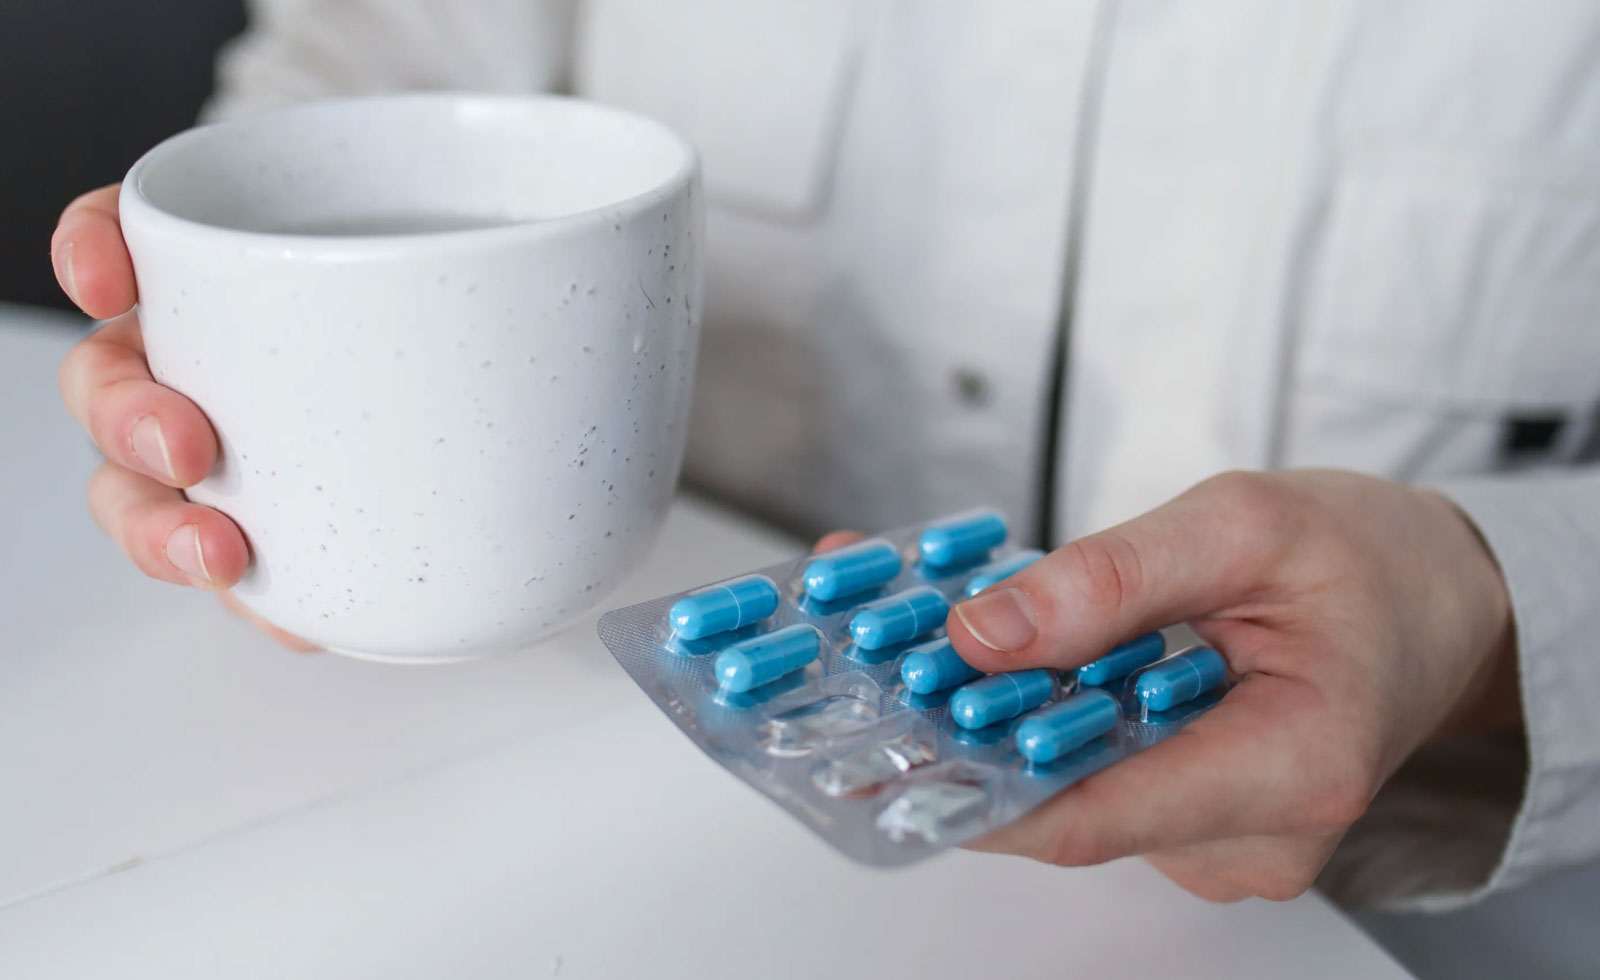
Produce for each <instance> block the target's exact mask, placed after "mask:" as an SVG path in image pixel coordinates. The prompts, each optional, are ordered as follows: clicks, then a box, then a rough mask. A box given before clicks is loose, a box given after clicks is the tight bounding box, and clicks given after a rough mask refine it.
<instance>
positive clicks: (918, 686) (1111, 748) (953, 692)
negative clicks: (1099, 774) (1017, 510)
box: [599, 510, 1227, 865]
mask: <svg viewBox="0 0 1600 980" xmlns="http://www.w3.org/2000/svg"><path fill="white" fill-rule="evenodd" d="M1039 557H1041V553H1040V552H1038V551H1032V550H1025V549H1019V548H1017V547H1016V546H1015V545H1013V544H1011V543H1009V542H1008V533H1007V529H1006V525H1005V521H1004V520H1003V519H1002V518H1001V516H1000V515H999V514H997V513H995V512H993V511H987V510H984V511H975V512H970V513H965V514H960V515H956V516H954V517H950V518H947V519H944V520H940V521H935V522H933V523H930V524H926V525H921V526H917V527H911V528H906V529H903V530H899V531H894V532H890V533H887V534H883V535H880V536H878V537H874V538H870V539H867V540H865V541H861V542H858V543H856V544H852V545H850V546H848V547H845V548H840V549H837V550H835V551H830V552H826V553H823V554H818V555H808V556H804V557H801V558H797V559H795V560H793V561H789V562H785V563H783V564H780V565H775V566H772V567H769V568H764V569H760V570H758V571H755V572H752V573H749V574H746V575H741V576H737V577H735V578H731V579H727V580H724V581H721V582H716V583H713V584H711V585H707V586H704V587H701V588H696V589H692V590H690V591H688V592H683V593H678V594H676V595H670V596H664V597H662V598H659V599H655V600H652V601H650V602H644V603H640V604H638V605H634V606H629V607H627V608H625V609H617V610H613V611H612V612H609V613H607V614H606V615H605V616H604V617H602V618H601V620H600V626H599V631H600V638H601V640H603V641H604V642H605V644H606V646H607V647H608V648H609V649H610V650H611V652H612V654H613V655H614V656H615V657H616V658H617V660H618V662H619V663H621V665H622V667H623V668H624V669H625V670H626V671H627V672H628V674H629V675H630V676H631V677H633V679H634V680H635V681H636V682H637V683H638V684H639V686H640V687H641V688H643V689H644V691H645V693H646V694H648V695H649V696H650V698H651V699H652V700H654V701H655V702H656V704H657V705H658V706H659V707H661V709H662V710H663V711H665V712H666V713H667V715H668V717H670V718H671V719H672V720H673V721H674V722H675V723H676V724H677V725H678V727H679V728H681V729H683V731H684V734H686V735H688V736H689V737H690V738H691V739H693V740H694V742H695V743H696V744H697V745H699V746H700V747H701V748H702V749H704V750H705V751H706V752H707V753H709V754H710V755H711V757H712V758H714V759H716V760H717V761H718V762H719V763H721V764H722V765H724V766H726V767H727V768H728V769H729V770H731V771H732V772H734V773H735V774H736V775H738V776H739V777H740V778H741V779H744V780H745V781H746V782H748V783H750V784H751V785H752V786H754V787H755V788H756V789H758V790H760V791H761V792H762V793H764V794H766V795H767V796H768V797H770V798H771V799H772V800H773V801H775V802H776V803H778V805H780V806H782V807H783V808H784V809H785V810H788V811H789V812H790V813H791V814H793V815H794V816H795V817H796V818H797V819H799V820H800V821H801V822H802V823H804V824H805V825H806V826H808V827H810V828H811V829H812V830H813V831H815V832H816V833H817V834H819V835H820V836H822V837H823V838H824V839H825V840H827V841H828V842H829V843H831V844H833V845H834V846H835V847H837V848H838V849H839V850H840V851H842V852H844V853H845V854H847V855H849V856H850V857H852V858H855V859H856V860H858V861H861V862H863V863H866V864H873V865H898V864H907V863H910V862H912V861H916V860H919V859H921V858H923V857H926V856H928V855H930V854H933V853H936V852H938V851H941V850H944V849H946V848H949V847H954V846H956V845H959V844H961V843H963V842H965V841H968V840H971V839H972V838H974V837H977V836H979V835H981V834H984V833H986V832H988V831H991V830H994V829H995V828H997V827H1000V826H1003V825H1004V824H1007V823H1009V822H1011V821H1013V820H1015V819H1017V818H1018V817H1020V816H1022V815H1023V814H1024V813H1026V812H1028V811H1029V810H1031V809H1032V808H1034V807H1035V806H1037V805H1038V804H1040V803H1042V802H1043V801H1044V800H1046V799H1048V798H1049V797H1051V796H1053V795H1054V794H1056V793H1058V792H1060V791H1061V790H1063V789H1065V788H1066V787H1068V786H1070V785H1072V784H1073V783H1075V782H1077V781H1078V780H1080V779H1083V778H1084V777H1085V776H1088V775H1089V774H1091V773H1093V772H1095V771H1097V770H1100V769H1103V768H1105V767H1107V766H1110V765H1114V764H1116V763H1117V762H1118V761H1120V760H1122V759H1124V758H1126V757H1127V756H1129V755H1132V754H1133V753H1135V752H1139V751H1141V750H1143V749H1145V748H1148V747H1149V746H1151V745H1154V744H1155V743H1157V742H1159V741H1161V740H1162V739H1165V738H1167V737H1169V736H1171V735H1173V734H1175V733H1176V732H1178V731H1179V730H1180V729H1182V728H1183V726H1184V725H1186V724H1188V723H1189V722H1190V721H1192V720H1194V719H1195V718H1197V717H1199V716H1200V715H1201V714H1203V713H1204V712H1205V711H1207V710H1208V709H1210V708H1211V707H1212V706H1213V705H1214V704H1216V702H1217V701H1218V700H1219V699H1220V698H1221V696H1222V693H1223V690H1224V688H1225V686H1226V683H1227V669H1226V664H1225V663H1224V661H1223V659H1222V657H1221V655H1220V654H1218V653H1217V652H1216V651H1214V650H1211V649H1209V648H1206V647H1191V648H1188V649H1177V648H1176V647H1177V645H1176V644H1171V643H1169V642H1168V640H1167V638H1166V637H1165V636H1163V634H1162V633H1150V634H1147V635H1144V636H1140V637H1136V638H1133V639H1130V640H1129V641H1128V642H1126V643H1123V644H1122V645H1121V646H1118V647H1116V648H1115V649H1113V650H1109V651H1107V652H1106V654H1105V655H1104V656H1102V657H1100V658H1099V659H1097V660H1095V661H1094V662H1092V663H1089V664H1086V665H1084V666H1082V667H1079V668H1078V669H1077V670H1076V671H1070V672H1059V671H1054V670H1046V669H1032V670H1021V671H1016V672H1013V673H1005V674H993V675H985V674H983V673H982V672H980V671H978V670H976V669H975V668H973V667H972V666H971V665H969V664H967V663H966V662H965V661H963V660H962V659H961V657H960V656H959V655H958V654H957V653H956V651H955V650H954V648H953V647H952V646H951V644H950V641H949V640H948V639H946V638H945V631H944V623H945V619H946V617H947V616H948V615H949V612H950V608H951V606H952V605H953V604H954V603H956V602H959V601H961V600H962V599H964V598H968V597H970V596H974V595H977V594H978V593H979V592H981V591H983V590H984V589H986V588H988V587H989V586H991V585H993V584H995V583H996V582H999V581H1001V580H1003V579H1005V578H1006V577H1007V576H1010V575H1012V574H1015V573H1016V572H1018V571H1020V570H1021V569H1023V568H1025V567H1027V566H1028V565H1029V564H1030V563H1032V562H1033V561H1035V560H1037V559H1038V558H1039ZM1169 648H1171V649H1169Z"/></svg>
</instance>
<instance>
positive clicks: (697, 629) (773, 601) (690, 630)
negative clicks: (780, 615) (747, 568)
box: [667, 575, 778, 640]
mask: <svg viewBox="0 0 1600 980" xmlns="http://www.w3.org/2000/svg"><path fill="white" fill-rule="evenodd" d="M777 610H778V587H777V585H775V584H774V583H773V581H772V580H771V579H769V578H767V577H766V576H765V575H746V576H744V577H743V578H736V579H732V580H730V581H727V582H723V583H720V584H718V585H709V586H707V587H705V588H703V589H696V590H695V591H693V592H691V593H689V594H688V595H686V596H684V597H683V598H682V599H679V600H678V601H677V602H675V603H673V604H672V608H671V609H670V610H668V612H667V622H668V623H669V624H670V625H671V627H672V632H673V633H674V634H675V635H676V636H679V637H682V638H683V639H685V640H700V639H704V638H705V637H708V636H712V635H713V634H716V633H725V632H727V631H729V630H735V629H738V628H739V627H741V626H748V625H750V624H751V623H757V622H760V621H761V620H763V619H766V618H767V617H768V616H771V615H772V614H773V613H774V612H777Z"/></svg>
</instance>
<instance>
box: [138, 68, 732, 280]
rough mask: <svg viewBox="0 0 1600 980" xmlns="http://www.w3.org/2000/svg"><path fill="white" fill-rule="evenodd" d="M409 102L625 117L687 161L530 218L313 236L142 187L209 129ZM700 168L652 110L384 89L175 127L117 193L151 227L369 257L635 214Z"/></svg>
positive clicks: (542, 232) (542, 97)
mask: <svg viewBox="0 0 1600 980" xmlns="http://www.w3.org/2000/svg"><path fill="white" fill-rule="evenodd" d="M402 103H413V104H424V103H437V104H442V105H450V106H455V107H458V108H459V107H469V108H470V107H472V106H480V107H486V108H504V107H506V106H536V105H539V104H557V105H562V106H566V107H578V108H580V109H581V110H582V111H585V112H591V113H597V114H603V115H610V116H612V117H615V118H619V119H622V120H625V121H627V122H628V123H629V124H631V125H635V126H641V127H644V128H646V129H650V130H653V131H655V133H656V134H657V135H659V136H661V137H663V138H664V139H665V140H666V141H667V142H669V143H670V144H672V145H673V146H674V148H676V149H677V150H678V151H679V154H680V156H681V160H682V162H681V163H680V164H679V166H678V167H677V168H676V169H675V170H673V172H672V173H671V174H670V175H668V176H667V177H665V178H663V179H662V180H660V181H658V182H656V183H654V184H652V185H651V186H649V187H647V188H645V189H644V190H642V191H640V192H638V193H636V194H633V195H631V196H628V197H624V198H621V199H619V200H616V201H610V202H607V203H606V204H602V205H599V206H596V207H592V208H586V209H584V210H581V211H571V212H566V213H563V214H559V215H555V216H553V217H548V218H527V219H521V220H516V221H509V222H506V223H504V224H496V225H492V226H487V227H479V228H459V229H447V230H437V231H417V232H398V233H388V234H358V235H313V234H304V233H295V232H280V231H259V230H254V229H246V228H234V227H229V226H227V225H223V224H216V223H212V222H207V221H200V220H197V219H194V218H188V217H184V216H182V215H179V214H176V213H174V212H173V211H171V210H169V209H167V208H164V207H162V206H161V205H159V204H157V203H156V202H155V201H153V200H151V199H150V197H149V195H147V194H146V193H145V191H144V188H143V187H142V179H143V177H144V176H145V174H146V172H147V171H150V170H153V169H154V168H156V167H158V166H160V165H161V164H162V163H163V162H164V158H165V157H167V156H169V155H171V154H173V153H176V152H178V151H179V150H181V149H182V148H183V147H184V146H185V145H186V144H188V143H190V142H192V141H194V140H197V139H202V138H204V137H205V135H206V134H210V133H215V132H217V131H219V130H225V129H242V128H245V127H247V126H250V125H252V124H254V123H256V122H259V121H262V120H267V119H271V118H281V117H283V116H288V115H295V114H300V113H305V112H308V111H331V110H338V109H349V108H361V107H365V106H371V105H376V104H386V105H394V104H402ZM699 171H700V156H699V153H698V152H697V151H696V150H695V147H694V145H693V144H691V143H690V142H689V141H688V140H686V139H684V138H683V137H682V136H681V135H679V134H678V133H677V132H676V131H675V130H673V129H672V128H670V127H668V126H666V125H665V124H663V123H661V122H658V121H657V120H655V119H652V118H650V117H648V116H644V115H640V114H639V113H636V112H631V111H628V110H626V109H619V108H617V107H615V106H611V105H606V104H603V103H599V102H595V101H593V100H590V99H583V98H577V97H574V96H568V95H553V94H548V93H528V94H518V93H487V92H484V93H479V92H470V93H469V92H404V93H385V94H379V95H366V96H356V97H352V98H336V99H318V100H315V101H311V102H301V103H296V104H293V105H287V106H280V107H277V108H273V109H265V110H261V111H259V112H252V113H250V114H248V115H245V116H239V117H236V118H231V119H224V120H219V121H216V122H211V123H203V124H201V125H198V126H194V127H191V128H189V129H186V130H184V131H182V132H180V133H175V134H173V135H172V136H169V137H167V138H166V139H164V140H162V141H161V142H159V143H157V144H156V145H155V146H153V147H151V148H150V149H149V150H146V151H145V152H144V153H143V154H142V155H141V156H140V157H139V159H138V160H136V161H135V162H134V164H133V166H132V167H130V168H129V169H128V173H127V175H126V176H124V177H123V181H122V189H121V191H120V193H119V195H118V207H119V208H120V210H121V215H122V220H123V221H124V222H127V221H128V219H129V218H130V216H131V217H132V218H133V220H134V221H135V222H136V223H139V224H142V225H146V226H148V227H150V228H154V229H163V230H166V231H169V232H173V233H178V234H184V235H191V236H206V237H212V236H215V237H217V238H220V239H223V240H225V241H231V242H232V243H234V244H237V245H240V246H242V247H245V248H247V249H253V248H265V249H268V250H271V251H273V252H276V253H279V254H285V253H293V254H298V255H305V254H315V255H339V254H344V253H349V252H351V251H355V250H359V251H360V252H361V253H362V254H363V255H370V254H373V253H374V252H375V251H380V252H381V251H389V250H403V251H407V252H412V251H415V250H416V249H417V248H418V247H423V246H427V245H432V244H439V245H456V246H462V245H467V246H470V245H475V244H486V245H493V244H496V243H499V242H503V241H505V240H507V239H523V240H525V239H527V238H529V237H544V236H546V235H552V234H560V233H561V232H563V231H566V230H568V229H571V228H573V227H575V226H579V225H584V224H588V223H591V222H593V221H594V219H595V218H596V217H598V216H601V215H608V214H635V213H637V212H639V211H644V210H649V209H650V208H652V207H654V206H656V205H658V204H660V203H662V202H664V201H667V200H670V199H671V198H673V197H674V196H676V195H677V194H678V193H679V192H680V191H681V190H682V189H683V187H684V186H685V185H686V184H690V183H692V182H693V181H694V180H695V178H696V177H697V176H698V174H699Z"/></svg>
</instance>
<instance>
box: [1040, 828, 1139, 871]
mask: <svg viewBox="0 0 1600 980" xmlns="http://www.w3.org/2000/svg"><path fill="white" fill-rule="evenodd" d="M1130 853H1132V852H1131V851H1130V850H1129V849H1128V848H1126V847H1124V846H1122V845H1121V844H1120V843H1119V842H1117V841H1115V840H1112V839H1111V838H1110V837H1108V836H1106V835H1105V834H1093V833H1085V832H1083V831H1081V830H1079V831H1077V832H1074V833H1058V834H1055V835H1052V836H1051V837H1050V838H1049V839H1048V840H1047V841H1046V842H1045V844H1044V853H1043V854H1041V855H1040V856H1039V857H1040V859H1041V860H1043V861H1044V862H1046V863H1047V864H1054V865H1056V866H1058V867H1062V868H1083V867H1088V866H1090V865H1095V864H1105V863H1106V862H1107V861H1114V860H1116V859H1117V858H1119V857H1126V856H1127V855H1128V854H1130Z"/></svg>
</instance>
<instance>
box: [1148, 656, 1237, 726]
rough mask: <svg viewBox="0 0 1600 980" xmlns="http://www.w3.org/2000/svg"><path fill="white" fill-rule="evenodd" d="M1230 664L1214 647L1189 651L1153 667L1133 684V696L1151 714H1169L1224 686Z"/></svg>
mask: <svg viewBox="0 0 1600 980" xmlns="http://www.w3.org/2000/svg"><path fill="white" fill-rule="evenodd" d="M1227 676H1228V664H1227V661H1225V660H1223V659H1222V654H1220V653H1218V652H1217V651H1215V650H1213V649H1211V648H1210V647H1195V648H1194V649H1193V650H1185V651H1184V652H1183V653H1180V654H1178V655H1177V656H1176V657H1172V658H1171V659H1168V660H1163V661H1162V662H1160V663H1158V664H1156V665H1155V666H1154V667H1151V668H1150V669H1149V670H1147V671H1145V672H1144V673H1142V674H1140V675H1139V679H1138V680H1136V681H1134V682H1133V693H1134V695H1135V696H1136V697H1137V698H1138V699H1139V703H1140V704H1142V705H1144V707H1145V709H1146V710H1148V711H1166V710H1168V709H1170V708H1174V707H1177V706H1178V705H1180V704H1183V703H1184V702H1185V701H1193V700H1194V699H1195V698H1197V697H1199V696H1200V695H1202V694H1204V693H1205V692H1207V691H1209V690H1211V689H1212V688H1213V687H1216V686H1217V685H1218V684H1221V683H1222V682H1223V681H1224V680H1225V679H1226V678H1227Z"/></svg>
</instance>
